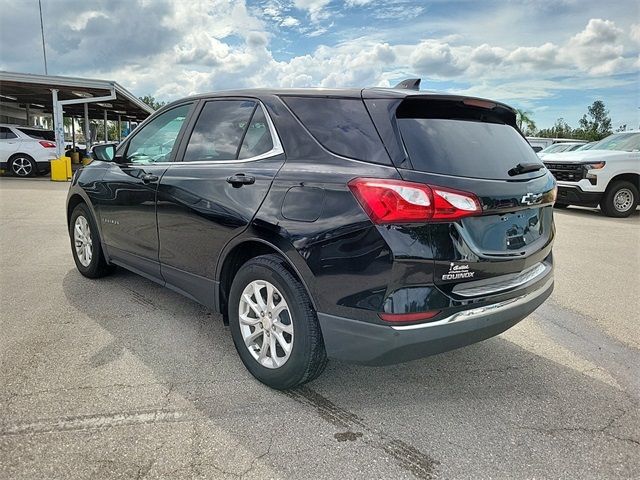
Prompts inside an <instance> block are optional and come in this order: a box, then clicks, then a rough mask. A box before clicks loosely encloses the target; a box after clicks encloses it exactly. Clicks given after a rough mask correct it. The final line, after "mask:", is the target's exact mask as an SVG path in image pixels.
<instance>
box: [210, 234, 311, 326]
mask: <svg viewBox="0 0 640 480" xmlns="http://www.w3.org/2000/svg"><path fill="white" fill-rule="evenodd" d="M287 247H289V248H287ZM291 252H294V253H295V255H298V254H297V252H296V251H295V249H293V247H292V246H290V245H289V246H287V245H283V244H282V242H277V241H273V240H267V239H265V238H261V237H258V236H254V235H247V236H243V237H242V238H236V239H234V241H232V242H230V243H229V244H228V245H227V247H226V248H225V249H224V250H223V252H222V253H221V255H220V258H219V261H218V265H217V268H216V278H217V279H218V282H219V284H218V292H216V293H217V294H216V308H217V310H218V311H219V312H220V313H222V318H223V321H224V323H225V325H227V324H228V323H229V318H228V313H227V306H228V298H229V291H230V289H231V283H232V282H233V278H234V277H235V274H236V273H237V271H238V270H239V269H240V267H241V266H242V265H244V264H245V263H246V262H247V261H249V260H251V259H252V258H255V257H258V256H261V255H269V254H276V255H278V256H280V257H282V259H283V260H284V265H285V267H286V268H287V269H288V270H289V271H290V272H291V274H292V275H294V276H295V277H296V278H297V279H298V280H300V282H301V283H302V286H303V287H304V289H305V290H306V292H307V295H309V299H310V300H311V304H312V305H313V308H314V309H315V310H316V311H317V305H316V300H315V297H314V294H313V291H312V290H311V289H310V288H309V282H308V281H307V278H308V275H309V274H310V272H308V273H307V275H306V276H305V274H303V273H302V271H301V270H302V268H303V267H302V266H301V265H300V262H298V264H296V262H294V261H293V260H292V259H291V256H292V255H291ZM300 260H302V259H300ZM302 261H303V260H302Z"/></svg>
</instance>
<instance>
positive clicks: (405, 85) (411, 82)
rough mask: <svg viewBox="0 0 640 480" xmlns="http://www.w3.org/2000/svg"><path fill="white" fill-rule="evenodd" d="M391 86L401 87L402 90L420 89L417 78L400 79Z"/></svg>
mask: <svg viewBox="0 0 640 480" xmlns="http://www.w3.org/2000/svg"><path fill="white" fill-rule="evenodd" d="M393 88H401V89H403V90H420V79H419V78H407V79H406V80H403V81H401V82H400V83H399V84H397V85H396V86H395V87H393Z"/></svg>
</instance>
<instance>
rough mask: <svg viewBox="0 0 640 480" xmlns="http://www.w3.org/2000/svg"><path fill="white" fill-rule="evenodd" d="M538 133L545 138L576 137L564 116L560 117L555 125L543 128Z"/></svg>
mask: <svg viewBox="0 0 640 480" xmlns="http://www.w3.org/2000/svg"><path fill="white" fill-rule="evenodd" d="M537 135H538V137H545V138H574V130H573V129H572V128H571V126H570V125H569V124H568V123H567V122H565V121H564V118H558V119H557V120H556V123H555V124H554V125H553V127H551V128H543V129H542V130H540V131H539V132H538V134H537Z"/></svg>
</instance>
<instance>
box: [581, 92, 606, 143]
mask: <svg viewBox="0 0 640 480" xmlns="http://www.w3.org/2000/svg"><path fill="white" fill-rule="evenodd" d="M578 123H579V125H580V128H578V130H577V131H576V136H577V137H578V138H582V139H584V140H589V141H595V140H601V139H603V138H604V137H606V136H608V135H610V134H611V133H613V132H612V130H611V118H610V117H609V110H607V108H606V107H605V105H604V102H603V101H602V100H596V101H595V102H593V103H592V104H591V106H589V107H588V108H587V113H586V114H584V115H583V116H582V118H581V119H580V121H579V122H578Z"/></svg>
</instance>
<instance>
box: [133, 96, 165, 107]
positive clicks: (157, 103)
mask: <svg viewBox="0 0 640 480" xmlns="http://www.w3.org/2000/svg"><path fill="white" fill-rule="evenodd" d="M139 98H140V100H142V101H143V102H144V103H146V104H147V105H149V106H150V107H151V108H153V109H154V110H158V109H160V108H162V107H164V106H165V105H166V104H167V102H163V101H161V100H156V98H155V97H154V96H152V95H145V96H144V97H139Z"/></svg>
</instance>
